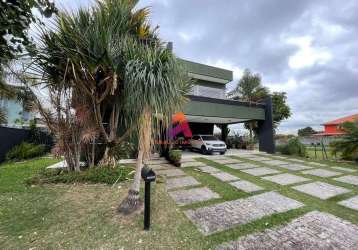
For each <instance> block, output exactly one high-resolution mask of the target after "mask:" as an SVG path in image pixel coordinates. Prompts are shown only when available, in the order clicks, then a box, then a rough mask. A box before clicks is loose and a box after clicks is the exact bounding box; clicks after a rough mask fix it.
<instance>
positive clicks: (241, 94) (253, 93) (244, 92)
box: [227, 69, 269, 143]
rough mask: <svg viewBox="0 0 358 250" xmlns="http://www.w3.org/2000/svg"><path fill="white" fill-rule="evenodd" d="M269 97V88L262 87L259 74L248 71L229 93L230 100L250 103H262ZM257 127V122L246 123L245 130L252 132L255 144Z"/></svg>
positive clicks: (251, 136) (251, 137)
mask: <svg viewBox="0 0 358 250" xmlns="http://www.w3.org/2000/svg"><path fill="white" fill-rule="evenodd" d="M268 95H269V91H268V89H267V88H265V87H264V86H262V85H261V77H260V75H259V74H253V73H251V71H250V70H248V69H246V70H245V71H244V74H243V76H242V77H241V79H240V80H239V82H238V83H237V85H236V87H235V88H234V89H233V90H232V91H230V92H229V93H228V95H227V96H228V98H230V99H233V100H240V101H244V102H249V103H256V102H260V101H262V100H263V99H264V98H265V97H267V96H268ZM255 127H257V122H256V121H249V122H245V128H247V129H249V131H250V142H251V143H253V130H254V128H255Z"/></svg>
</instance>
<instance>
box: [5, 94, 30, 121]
mask: <svg viewBox="0 0 358 250" xmlns="http://www.w3.org/2000/svg"><path fill="white" fill-rule="evenodd" d="M0 108H1V109H3V110H5V113H6V116H7V122H6V123H5V124H2V125H5V126H7V127H16V126H22V125H27V124H28V122H29V120H31V119H32V118H33V114H31V113H30V112H27V111H25V110H24V107H23V105H22V103H19V102H18V101H17V100H9V99H0Z"/></svg>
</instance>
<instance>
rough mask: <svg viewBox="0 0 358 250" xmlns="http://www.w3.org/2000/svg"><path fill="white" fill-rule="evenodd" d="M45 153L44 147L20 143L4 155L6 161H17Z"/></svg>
mask: <svg viewBox="0 0 358 250" xmlns="http://www.w3.org/2000/svg"><path fill="white" fill-rule="evenodd" d="M45 153H46V146H45V145H35V144H32V143H27V142H22V143H21V144H19V145H16V146H15V147H13V148H12V149H11V150H10V151H9V152H7V153H6V160H8V161H9V160H15V161H19V160H24V159H30V158H34V157H37V156H41V155H44V154H45Z"/></svg>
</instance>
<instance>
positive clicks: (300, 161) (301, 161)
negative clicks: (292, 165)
mask: <svg viewBox="0 0 358 250" xmlns="http://www.w3.org/2000/svg"><path fill="white" fill-rule="evenodd" d="M288 160H290V161H294V162H299V163H306V161H304V160H299V159H294V158H288Z"/></svg>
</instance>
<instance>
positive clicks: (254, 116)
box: [184, 100, 265, 120]
mask: <svg viewBox="0 0 358 250" xmlns="http://www.w3.org/2000/svg"><path fill="white" fill-rule="evenodd" d="M184 113H185V114H186V115H196V116H209V117H223V118H238V119H248V120H265V109H264V108H262V107H250V106H245V105H242V106H240V105H228V104H220V103H211V102H202V101H193V100H190V101H189V102H188V103H187V105H186V106H185V108H184Z"/></svg>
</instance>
